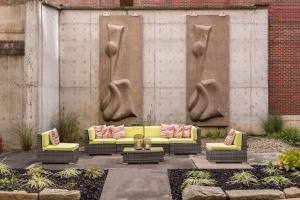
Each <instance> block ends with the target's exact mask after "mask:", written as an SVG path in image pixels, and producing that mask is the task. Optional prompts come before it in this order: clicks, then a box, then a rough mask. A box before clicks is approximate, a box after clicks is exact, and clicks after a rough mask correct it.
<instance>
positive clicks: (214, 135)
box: [206, 130, 227, 140]
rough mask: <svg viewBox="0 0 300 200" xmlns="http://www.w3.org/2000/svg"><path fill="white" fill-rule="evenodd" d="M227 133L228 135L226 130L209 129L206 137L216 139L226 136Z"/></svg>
mask: <svg viewBox="0 0 300 200" xmlns="http://www.w3.org/2000/svg"><path fill="white" fill-rule="evenodd" d="M226 135H227V132H226V130H217V131H209V132H207V134H206V138H208V139H213V140H215V139H220V138H225V137H226Z"/></svg>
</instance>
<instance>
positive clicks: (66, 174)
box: [58, 168, 81, 178]
mask: <svg viewBox="0 0 300 200" xmlns="http://www.w3.org/2000/svg"><path fill="white" fill-rule="evenodd" d="M79 174H81V172H80V171H79V170H78V169H75V168H68V169H64V170H62V171H60V172H58V176H59V177H61V178H71V177H78V176H79Z"/></svg>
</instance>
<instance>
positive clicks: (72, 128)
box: [56, 113, 80, 143]
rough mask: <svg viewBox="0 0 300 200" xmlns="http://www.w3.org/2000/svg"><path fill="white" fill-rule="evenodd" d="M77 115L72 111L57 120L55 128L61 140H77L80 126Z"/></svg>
mask: <svg viewBox="0 0 300 200" xmlns="http://www.w3.org/2000/svg"><path fill="white" fill-rule="evenodd" d="M78 124H79V122H78V117H77V115H76V114H74V113H70V114H67V115H65V116H62V117H61V118H60V119H59V120H58V124H57V126H56V127H57V130H58V133H59V137H60V140H61V141H62V142H71V143H72V142H78V141H79V138H80V128H79V126H78Z"/></svg>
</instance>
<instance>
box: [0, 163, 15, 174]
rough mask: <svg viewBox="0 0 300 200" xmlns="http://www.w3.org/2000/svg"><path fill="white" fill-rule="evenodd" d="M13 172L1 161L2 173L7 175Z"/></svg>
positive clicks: (0, 170) (0, 172) (0, 168)
mask: <svg viewBox="0 0 300 200" xmlns="http://www.w3.org/2000/svg"><path fill="white" fill-rule="evenodd" d="M11 174H12V172H11V169H10V168H9V167H8V166H7V165H6V164H4V163H3V162H0V175H3V176H7V175H11Z"/></svg>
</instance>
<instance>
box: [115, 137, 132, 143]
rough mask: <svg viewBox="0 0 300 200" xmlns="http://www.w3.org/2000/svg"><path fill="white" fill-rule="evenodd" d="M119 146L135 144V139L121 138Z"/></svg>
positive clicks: (118, 141) (118, 140)
mask: <svg viewBox="0 0 300 200" xmlns="http://www.w3.org/2000/svg"><path fill="white" fill-rule="evenodd" d="M116 143H117V144H133V143H134V139H133V138H121V139H117V142H116Z"/></svg>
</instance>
